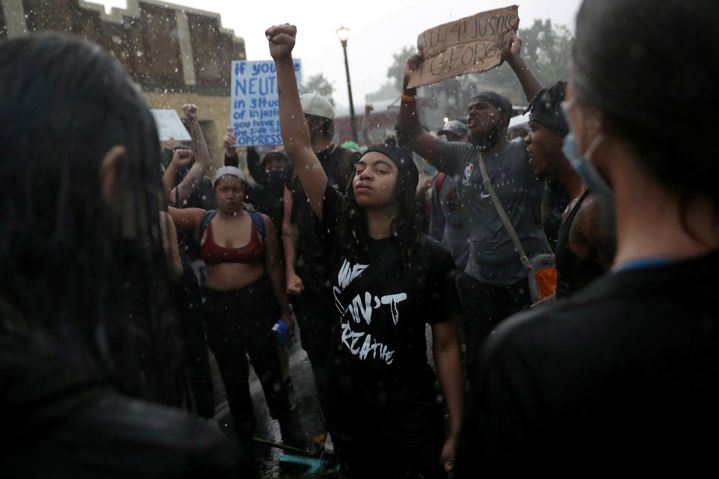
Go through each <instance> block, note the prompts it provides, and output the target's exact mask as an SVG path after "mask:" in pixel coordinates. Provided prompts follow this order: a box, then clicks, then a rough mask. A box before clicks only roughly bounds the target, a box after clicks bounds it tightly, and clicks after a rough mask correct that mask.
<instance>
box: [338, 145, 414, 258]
mask: <svg viewBox="0 0 719 479" xmlns="http://www.w3.org/2000/svg"><path fill="white" fill-rule="evenodd" d="M370 152H379V153H381V154H383V155H384V156H386V157H387V158H389V159H390V160H392V162H394V164H395V165H397V183H396V185H395V190H394V198H395V200H396V201H397V204H398V206H399V212H398V214H397V217H396V218H395V219H394V220H393V221H392V236H394V237H395V238H397V241H398V243H399V248H400V254H401V256H402V266H403V267H405V268H410V267H412V265H413V264H412V262H413V259H414V252H415V250H416V248H415V245H416V243H417V241H419V239H420V238H421V232H420V229H419V218H418V212H417V203H416V191H417V178H418V176H419V172H418V171H417V167H416V166H415V164H414V161H413V160H412V157H411V156H407V155H406V152H405V151H404V150H403V149H401V148H399V147H397V146H390V145H384V144H383V145H374V146H371V147H369V148H368V149H367V151H365V152H364V153H363V154H362V156H364V155H366V154H367V153H370ZM361 158H362V157H360V159H361ZM358 161H359V160H358ZM353 178H354V176H353ZM353 178H351V179H350V181H349V183H348V184H347V191H346V194H345V200H344V203H343V208H342V214H341V216H340V220H339V225H338V234H339V237H340V241H339V244H340V245H341V246H340V248H341V249H342V254H343V255H344V256H345V257H350V258H355V259H365V258H366V257H367V253H368V241H369V239H370V237H369V232H368V227H367V216H366V215H365V214H364V212H363V211H362V208H361V207H360V206H359V205H358V204H357V200H356V199H355V197H354V190H353V188H352V181H353Z"/></svg>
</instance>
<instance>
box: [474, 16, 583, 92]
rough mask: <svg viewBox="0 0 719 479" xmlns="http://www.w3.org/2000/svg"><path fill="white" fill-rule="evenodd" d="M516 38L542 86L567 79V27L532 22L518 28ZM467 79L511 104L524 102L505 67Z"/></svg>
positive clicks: (514, 77) (544, 22)
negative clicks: (489, 88)
mask: <svg viewBox="0 0 719 479" xmlns="http://www.w3.org/2000/svg"><path fill="white" fill-rule="evenodd" d="M518 36H519V38H521V39H522V41H523V46H522V57H523V58H524V61H525V62H527V65H528V66H529V68H530V70H531V71H532V73H534V75H535V76H536V77H537V80H539V83H541V84H542V86H545V87H546V86H549V85H551V84H553V83H554V82H556V81H558V80H567V78H568V76H569V59H570V55H571V44H572V40H573V38H572V35H571V33H570V32H569V30H568V29H567V27H565V26H563V25H559V26H553V25H552V21H551V20H544V21H542V20H535V21H534V24H532V26H531V27H529V28H524V29H520V30H519V33H518ZM470 78H471V80H472V81H473V82H476V83H481V84H484V85H490V86H494V87H495V88H497V89H499V90H502V91H501V92H502V93H504V94H506V95H507V96H509V97H510V99H511V100H512V101H513V102H514V103H517V102H519V103H526V101H527V100H526V96H525V95H524V92H523V90H522V87H521V85H520V84H519V82H518V81H517V78H516V76H515V75H514V72H512V69H511V68H510V67H509V65H507V64H502V65H501V66H499V67H497V68H493V69H492V70H489V71H488V72H484V73H481V74H479V75H470Z"/></svg>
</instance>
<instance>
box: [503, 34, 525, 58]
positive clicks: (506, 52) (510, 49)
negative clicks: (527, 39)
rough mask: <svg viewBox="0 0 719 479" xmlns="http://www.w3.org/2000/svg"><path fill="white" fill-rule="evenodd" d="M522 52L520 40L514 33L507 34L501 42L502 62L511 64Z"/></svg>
mask: <svg viewBox="0 0 719 479" xmlns="http://www.w3.org/2000/svg"><path fill="white" fill-rule="evenodd" d="M521 51H522V39H521V38H519V37H518V36H517V34H516V33H515V32H509V33H507V34H506V35H505V36H504V41H503V42H502V61H506V62H507V63H512V62H513V61H515V60H517V59H518V58H519V52H521Z"/></svg>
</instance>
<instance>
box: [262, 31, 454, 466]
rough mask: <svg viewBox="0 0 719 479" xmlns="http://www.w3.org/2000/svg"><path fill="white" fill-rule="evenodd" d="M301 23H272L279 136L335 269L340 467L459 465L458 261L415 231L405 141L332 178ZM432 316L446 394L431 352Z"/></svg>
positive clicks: (377, 149) (331, 365) (331, 370)
mask: <svg viewBox="0 0 719 479" xmlns="http://www.w3.org/2000/svg"><path fill="white" fill-rule="evenodd" d="M296 32H297V29H296V28H295V27H294V26H292V25H281V26H276V27H271V28H270V29H268V30H267V32H266V35H267V39H268V41H269V44H270V54H271V55H272V58H274V60H275V62H276V64H277V81H278V84H279V89H280V91H281V92H282V93H281V94H280V125H281V131H282V139H283V141H284V145H285V149H286V151H287V153H288V155H289V157H290V159H291V160H292V162H293V164H294V167H295V171H296V172H297V175H298V177H299V181H301V182H302V184H303V186H304V191H305V192H306V195H307V202H308V203H309V205H310V207H311V208H312V212H313V213H314V215H315V216H316V218H317V219H318V221H319V222H320V225H318V226H319V227H318V228H317V232H316V235H317V237H318V239H319V242H320V244H321V248H322V253H323V254H324V261H325V264H326V265H327V268H328V269H329V271H330V272H331V274H330V275H329V277H330V279H331V288H332V289H331V293H330V294H332V296H331V297H330V298H328V299H329V301H334V306H335V311H334V315H333V316H332V317H331V318H328V319H329V320H330V322H331V323H330V324H329V326H330V327H329V328H328V329H329V334H328V335H327V336H326V337H325V338H323V339H324V341H325V342H324V345H325V364H326V369H327V370H328V371H327V384H328V385H329V386H330V387H328V390H327V399H328V401H327V403H326V405H327V406H328V407H327V408H325V409H324V410H323V412H324V416H325V419H326V424H327V426H328V429H329V431H330V433H331V434H332V440H333V443H334V445H335V449H336V451H337V454H338V456H339V458H340V462H341V464H342V468H343V474H344V475H345V476H344V477H349V478H352V479H355V478H366V477H393V478H394V477H398V478H420V477H423V478H440V477H442V476H443V474H444V472H445V471H450V470H451V469H452V468H453V464H454V451H455V443H456V435H457V434H458V433H459V423H460V417H461V410H462V378H461V376H462V372H461V365H460V360H459V346H458V344H457V339H456V336H455V332H454V326H453V324H452V319H453V318H454V317H455V316H456V314H457V312H458V304H457V303H458V298H457V293H456V289H455V288H454V262H453V261H452V258H451V256H450V254H449V252H448V251H447V250H446V249H445V248H444V247H442V246H441V245H440V244H439V243H438V242H436V241H434V240H431V239H430V238H429V237H427V236H426V235H422V234H420V233H419V231H418V227H417V220H416V215H415V211H416V206H415V192H416V188H417V183H418V178H419V172H418V171H417V167H416V166H415V164H414V162H412V161H411V160H407V158H406V157H405V155H404V153H403V151H402V150H401V149H399V148H398V147H396V146H389V145H374V146H372V147H370V148H369V149H368V150H367V152H365V153H364V154H363V155H362V156H361V157H360V159H359V161H358V163H357V167H356V171H355V174H354V176H353V178H352V180H351V183H350V184H349V185H348V186H347V188H346V190H345V195H344V196H343V195H342V193H340V192H338V191H336V190H335V189H334V188H333V187H332V185H331V183H330V182H329V181H328V178H327V174H326V173H325V171H324V169H323V168H322V164H321V163H320V161H319V159H318V158H317V155H316V153H315V152H314V151H313V149H312V144H311V141H310V135H309V132H308V129H307V126H306V120H305V119H304V116H303V115H302V106H301V103H300V97H299V95H298V92H297V87H296V81H295V74H294V69H293V68H292V49H293V48H294V45H295V34H296ZM426 324H429V325H430V326H431V328H432V333H433V341H432V342H433V344H432V346H433V350H434V357H435V362H436V369H437V375H436V376H438V378H439V382H440V384H441V386H442V393H443V395H442V396H438V394H437V392H436V391H435V388H434V383H435V381H436V377H435V374H434V372H433V371H432V369H431V368H430V366H429V364H428V363H427V344H426V338H425V325H426ZM442 397H443V398H444V400H446V404H447V410H448V412H449V421H448V422H449V428H448V429H449V430H448V433H447V435H445V420H444V414H443V409H444V408H443V407H442V403H441V398H442ZM323 406H325V404H323Z"/></svg>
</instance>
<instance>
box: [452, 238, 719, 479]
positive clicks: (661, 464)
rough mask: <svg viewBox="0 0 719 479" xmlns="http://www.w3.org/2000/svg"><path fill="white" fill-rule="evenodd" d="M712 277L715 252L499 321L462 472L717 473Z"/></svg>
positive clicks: (718, 345)
mask: <svg viewBox="0 0 719 479" xmlns="http://www.w3.org/2000/svg"><path fill="white" fill-rule="evenodd" d="M718 272H719V251H715V252H713V253H711V254H707V255H705V256H701V257H696V258H692V259H688V260H685V261H681V262H676V263H672V264H669V265H664V266H653V267H645V268H643V269H633V270H626V271H620V272H616V273H613V274H610V275H608V276H605V277H603V278H600V279H599V280H597V281H596V282H595V283H593V284H592V285H590V286H588V287H587V288H586V289H584V290H582V291H580V292H578V293H577V294H575V295H574V296H571V297H570V298H567V299H565V300H563V301H559V302H557V303H556V305H554V306H550V307H546V308H543V309H540V310H537V311H533V312H529V313H525V314H520V315H517V316H515V317H513V318H512V319H510V320H509V321H507V322H505V323H504V324H503V325H502V326H500V327H499V328H498V330H497V331H496V333H495V334H494V335H493V336H492V337H490V339H489V340H488V342H487V344H486V346H485V349H484V356H483V359H484V361H483V368H482V370H481V372H480V373H479V374H480V375H479V381H480V382H479V391H480V393H479V397H478V400H477V402H476V404H475V405H474V406H475V407H474V409H473V412H472V413H471V414H470V416H469V417H468V418H467V421H466V423H465V427H464V438H463V441H462V443H463V445H462V447H461V451H460V455H459V458H458V459H459V466H460V469H461V470H462V471H463V472H464V473H465V475H466V476H467V477H474V475H475V474H476V475H477V477H479V473H480V472H481V473H482V477H494V476H498V475H500V474H501V475H502V476H509V477H513V476H518V475H519V474H520V473H527V472H529V473H531V474H533V475H538V476H545V475H550V474H551V475H552V476H554V477H556V476H562V477H568V476H572V477H578V476H579V477H581V476H599V475H605V477H611V476H620V475H621V476H625V475H626V476H631V475H636V476H637V477H651V476H657V477H658V476H659V475H660V473H661V475H662V476H663V475H665V474H667V473H670V472H678V471H681V473H680V476H678V477H691V475H692V474H691V472H690V471H696V470H702V471H704V470H707V471H711V470H713V471H714V473H711V472H703V474H702V475H706V476H713V475H715V474H716V470H717V464H716V461H715V455H716V451H717V450H718V449H719V433H718V431H719V302H717V300H716V294H717V291H718V290H719V280H718V279H717V278H718V276H717V273H718ZM707 467H708V468H709V469H703V468H707Z"/></svg>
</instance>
